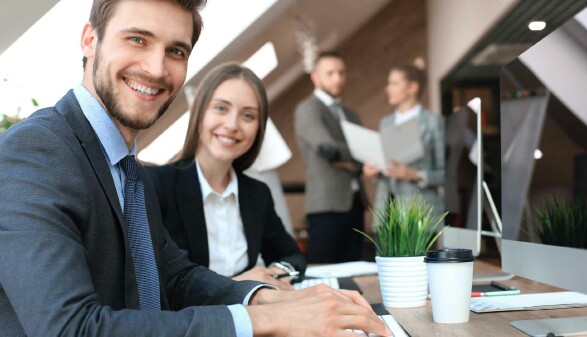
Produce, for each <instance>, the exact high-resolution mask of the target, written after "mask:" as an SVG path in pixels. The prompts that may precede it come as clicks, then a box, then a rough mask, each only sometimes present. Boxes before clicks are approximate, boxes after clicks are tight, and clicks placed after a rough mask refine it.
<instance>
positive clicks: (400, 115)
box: [395, 104, 422, 125]
mask: <svg viewBox="0 0 587 337" xmlns="http://www.w3.org/2000/svg"><path fill="white" fill-rule="evenodd" d="M420 111H422V105H420V104H416V105H415V106H414V107H412V108H411V109H409V110H408V111H406V112H399V111H397V110H396V112H395V124H396V125H398V124H403V123H405V122H407V121H409V120H410V119H412V118H416V117H418V116H419V115H420Z"/></svg>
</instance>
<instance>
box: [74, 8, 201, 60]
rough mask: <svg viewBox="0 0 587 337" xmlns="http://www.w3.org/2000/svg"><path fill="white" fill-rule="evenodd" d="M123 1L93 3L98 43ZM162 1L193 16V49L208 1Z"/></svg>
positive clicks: (92, 19) (91, 12) (93, 17)
mask: <svg viewBox="0 0 587 337" xmlns="http://www.w3.org/2000/svg"><path fill="white" fill-rule="evenodd" d="M121 1H127V0H94V1H93V3H92V9H91V11H90V23H91V24H92V27H94V29H96V32H97V33H98V41H102V38H103V37H104V32H105V31H106V26H107V25H108V22H109V21H110V19H111V18H112V16H113V15H114V12H115V11H116V6H117V5H118V4H119V3H120V2H121ZM160 1H167V2H170V3H172V4H174V5H177V6H179V7H181V8H183V9H184V10H185V11H186V12H189V13H191V14H192V17H193V23H194V25H193V33H192V47H193V46H194V45H195V44H196V42H197V41H198V39H199V38H200V33H201V32H202V27H203V22H202V16H201V15H200V11H201V10H202V8H204V6H205V5H206V1H207V0H160ZM82 62H83V67H84V69H85V67H86V62H87V58H86V57H85V56H84V58H83V59H82Z"/></svg>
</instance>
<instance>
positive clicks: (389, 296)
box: [358, 195, 447, 308]
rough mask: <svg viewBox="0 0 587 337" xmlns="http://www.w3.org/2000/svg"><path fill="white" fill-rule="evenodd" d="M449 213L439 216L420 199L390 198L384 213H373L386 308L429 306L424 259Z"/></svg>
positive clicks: (375, 242)
mask: <svg viewBox="0 0 587 337" xmlns="http://www.w3.org/2000/svg"><path fill="white" fill-rule="evenodd" d="M446 214H447V213H443V214H440V215H438V214H436V213H435V212H434V207H433V206H431V205H429V204H428V203H426V201H425V200H424V198H423V197H422V196H421V195H416V196H414V197H412V198H395V199H392V198H390V199H389V201H388V202H387V204H386V206H385V208H384V209H382V210H380V211H378V212H373V215H374V217H375V240H373V239H372V238H371V237H370V236H369V235H367V234H365V233H363V232H361V231H358V232H359V233H361V234H362V235H364V236H365V237H366V238H368V239H369V240H370V241H371V242H373V244H374V245H375V247H376V249H377V256H376V257H375V261H376V263H377V270H378V274H379V284H380V286H381V296H382V298H383V305H385V306H386V307H391V308H410V307H418V306H423V305H425V304H426V299H427V297H428V274H427V271H426V264H425V263H424V256H425V255H426V252H427V251H428V250H429V249H430V248H431V247H432V245H433V244H434V242H435V241H436V240H437V239H438V237H439V236H440V235H441V234H442V233H443V232H444V229H445V228H446V227H444V226H443V219H444V217H445V216H446Z"/></svg>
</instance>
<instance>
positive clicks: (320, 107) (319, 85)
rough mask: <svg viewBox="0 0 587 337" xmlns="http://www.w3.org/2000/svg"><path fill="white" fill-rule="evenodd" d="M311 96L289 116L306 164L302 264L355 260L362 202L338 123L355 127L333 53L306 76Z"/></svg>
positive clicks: (358, 169)
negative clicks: (305, 247)
mask: <svg viewBox="0 0 587 337" xmlns="http://www.w3.org/2000/svg"><path fill="white" fill-rule="evenodd" d="M311 79H312V83H313V84H314V88H315V90H314V92H313V93H312V94H311V95H310V96H308V97H307V98H306V99H304V100H303V101H302V102H300V103H299V104H298V106H297V107H296V110H295V130H296V138H297V142H298V146H299V149H300V152H301V153H302V157H303V159H304V162H305V164H306V172H307V181H306V195H305V198H306V202H305V205H306V216H307V221H308V226H309V228H308V233H309V246H308V253H307V261H308V263H336V262H344V261H354V260H359V259H360V258H361V251H362V237H361V236H360V235H359V234H358V233H356V232H355V231H353V229H354V228H357V229H360V230H363V225H364V210H365V203H366V202H365V200H366V199H365V197H364V192H363V187H362V184H361V180H360V174H361V165H360V164H359V163H358V162H356V161H354V160H353V159H352V158H351V155H350V152H349V148H348V146H347V143H346V140H345V138H344V135H343V132H342V128H341V126H340V121H341V120H347V121H349V122H352V123H356V124H360V120H359V117H358V116H357V115H356V114H355V113H354V112H352V111H350V110H349V109H347V108H345V107H343V106H342V104H341V103H340V97H341V95H342V92H343V90H344V86H345V83H346V69H345V63H344V60H343V59H342V57H341V56H340V55H339V54H338V53H336V52H323V53H321V54H320V55H319V56H318V58H317V59H316V62H315V65H314V70H313V71H312V74H311Z"/></svg>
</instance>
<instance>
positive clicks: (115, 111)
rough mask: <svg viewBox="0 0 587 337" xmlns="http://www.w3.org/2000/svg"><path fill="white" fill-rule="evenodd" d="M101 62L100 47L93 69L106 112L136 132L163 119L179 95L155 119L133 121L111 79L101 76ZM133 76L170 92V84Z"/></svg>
mask: <svg viewBox="0 0 587 337" xmlns="http://www.w3.org/2000/svg"><path fill="white" fill-rule="evenodd" d="M101 61H102V54H101V52H100V48H99V47H98V48H97V50H96V56H95V59H94V68H93V82H94V89H95V90H96V94H97V95H98V97H99V98H100V100H101V101H102V103H103V104H104V108H105V109H106V112H108V114H109V115H110V116H112V117H113V118H114V119H116V120H117V121H118V122H119V123H120V124H122V125H124V126H126V127H129V128H131V129H135V130H143V129H147V128H149V127H150V126H152V125H153V124H155V122H156V121H157V120H158V119H159V117H161V115H163V114H164V113H165V111H167V108H169V105H170V104H171V102H173V100H174V99H175V96H176V95H177V93H176V94H174V95H173V96H171V97H170V98H169V99H168V100H167V101H165V102H164V103H163V104H162V105H161V107H160V108H159V111H158V112H157V115H156V116H155V118H153V119H151V120H140V119H133V118H132V116H131V115H130V114H129V113H128V112H125V111H123V109H122V108H121V106H120V102H119V101H118V100H117V99H116V97H115V96H116V93H115V92H114V91H113V88H114V85H113V83H112V82H111V81H110V79H108V77H107V74H102V75H104V78H102V76H101V74H100V73H99V72H98V69H99V68H100V63H101ZM133 76H134V77H138V78H139V79H142V80H144V81H145V82H147V83H151V84H157V86H159V87H162V88H164V89H165V90H169V88H170V85H169V84H167V83H166V82H165V81H163V80H160V79H152V78H147V77H145V75H142V74H138V73H133Z"/></svg>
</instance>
